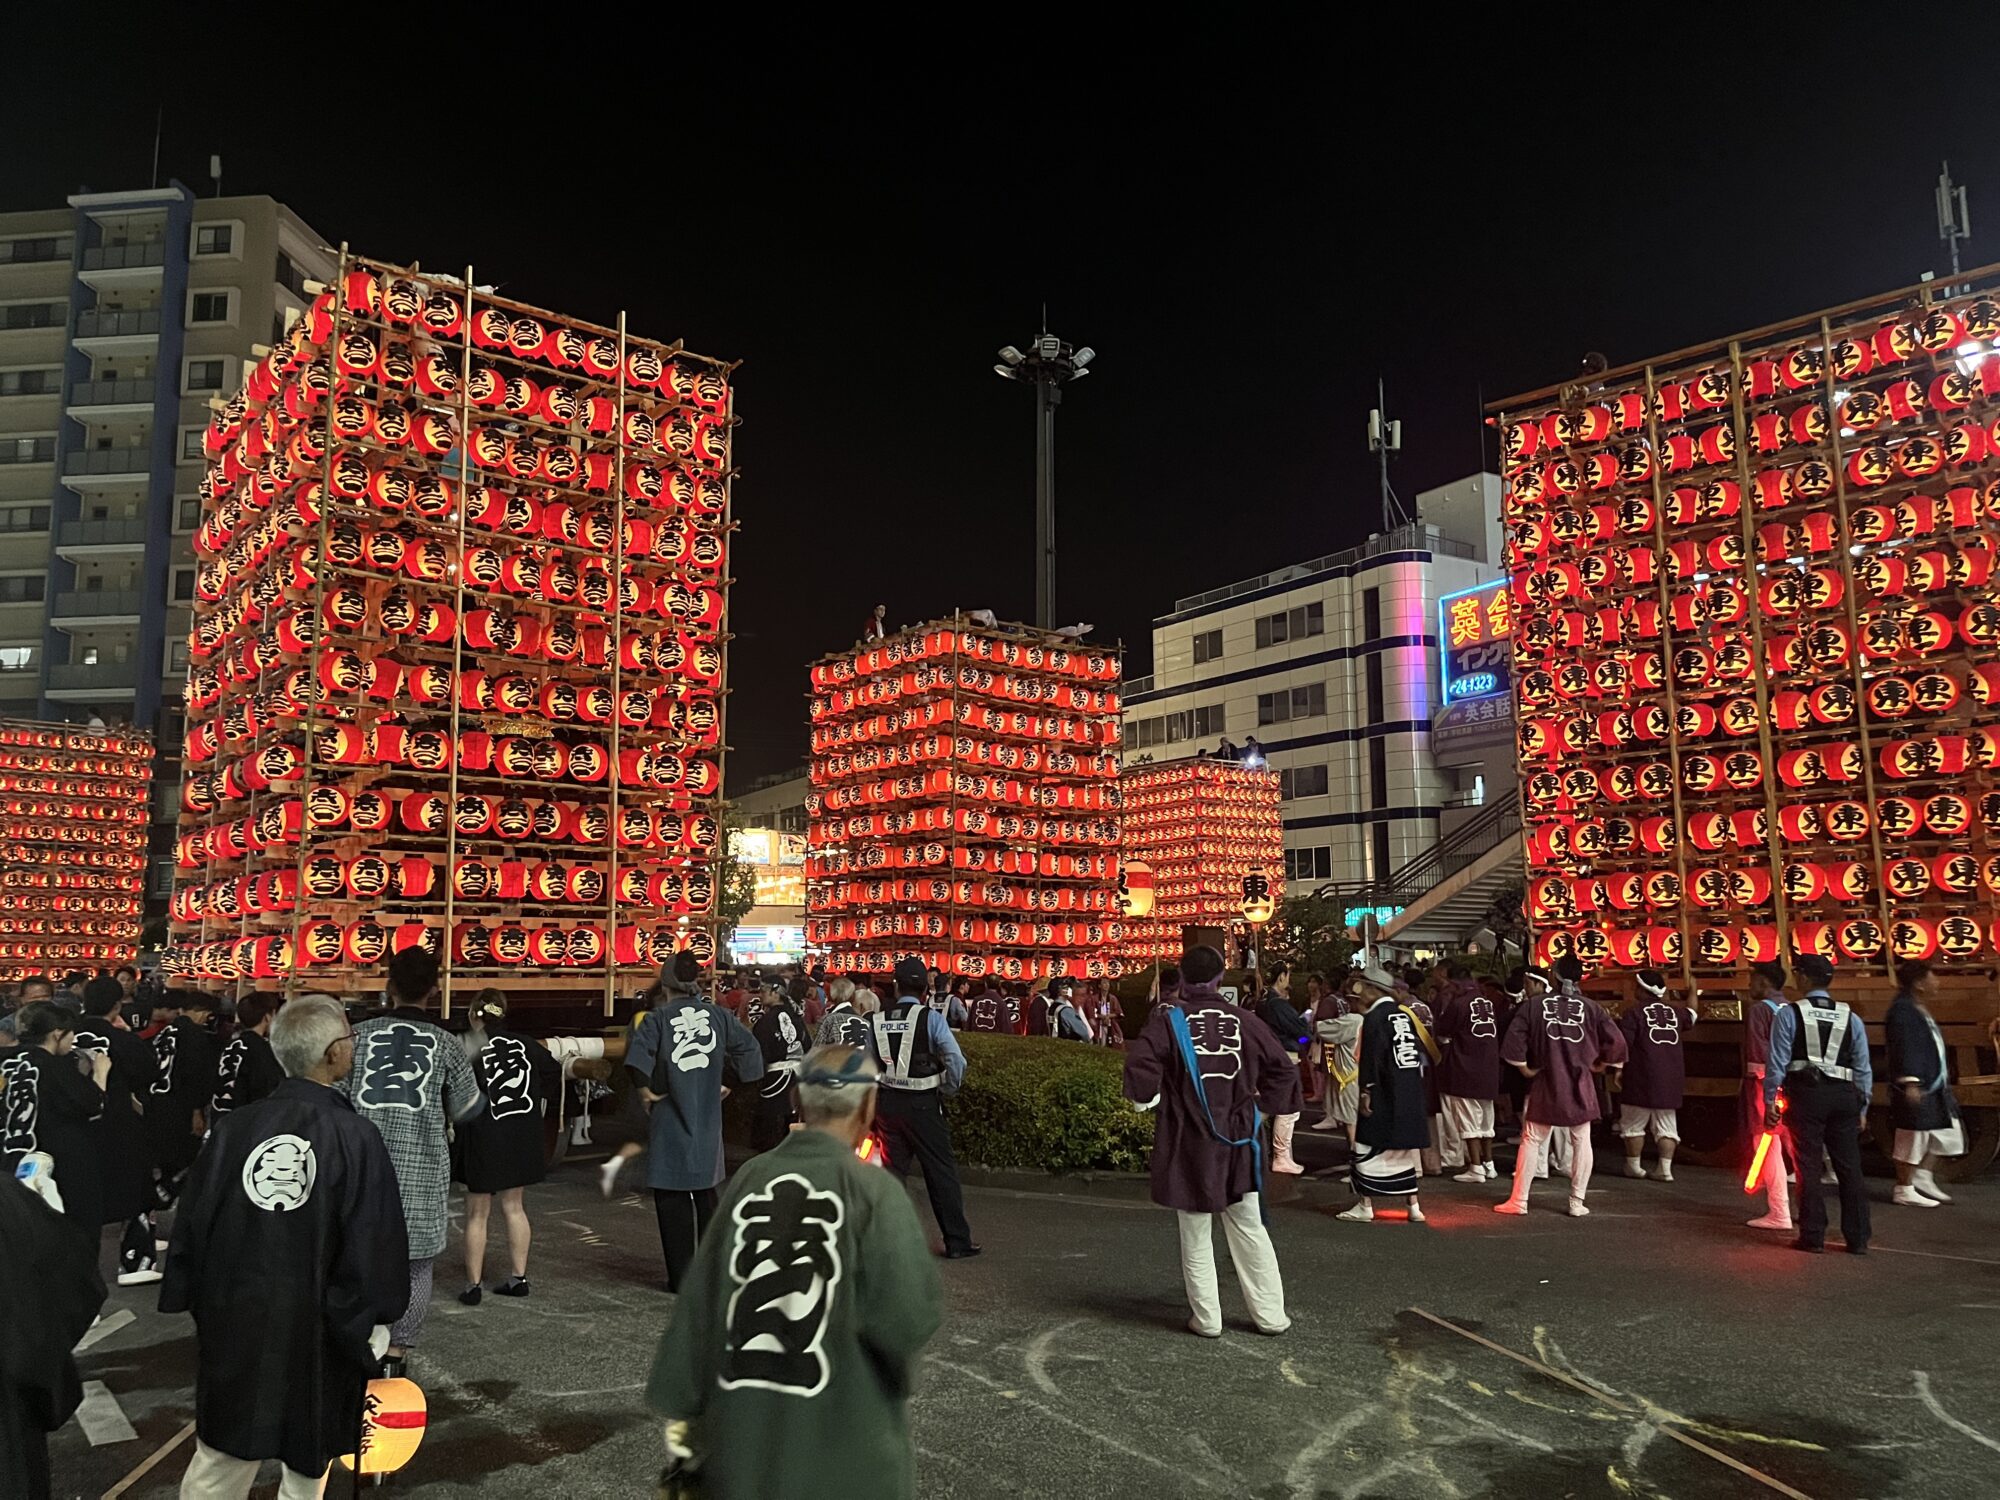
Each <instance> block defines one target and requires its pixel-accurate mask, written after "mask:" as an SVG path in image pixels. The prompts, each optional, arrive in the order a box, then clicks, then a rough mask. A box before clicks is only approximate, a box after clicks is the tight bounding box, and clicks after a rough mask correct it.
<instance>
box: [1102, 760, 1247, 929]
mask: <svg viewBox="0 0 2000 1500" xmlns="http://www.w3.org/2000/svg"><path fill="white" fill-rule="evenodd" d="M1123 787H1124V797H1125V829H1124V841H1125V842H1124V848H1125V859H1126V862H1127V864H1128V866H1130V865H1137V866H1139V867H1141V868H1143V869H1144V870H1145V871H1146V872H1147V876H1146V882H1147V884H1148V885H1149V886H1150V891H1151V904H1150V906H1149V908H1148V909H1147V911H1145V912H1143V913H1141V912H1138V911H1137V910H1136V908H1135V912H1134V916H1133V918H1132V920H1130V921H1128V922H1127V924H1126V936H1125V941H1124V944H1123V946H1122V949H1121V951H1122V953H1123V954H1124V956H1125V958H1126V960H1127V961H1128V962H1131V963H1134V964H1147V963H1154V962H1166V963H1171V962H1172V961H1173V960H1175V959H1177V958H1179V957H1180V955H1181V953H1182V951H1183V947H1184V933H1185V930H1186V929H1188V928H1190V927H1215V928H1220V929H1223V930H1225V931H1227V930H1228V929H1230V928H1232V927H1234V926H1236V925H1237V924H1238V923H1241V922H1245V921H1248V922H1252V923H1257V922H1263V921H1268V920H1269V919H1270V917H1271V915H1272V913H1273V912H1274V911H1275V910H1276V904H1277V900H1278V898H1279V897H1280V896H1281V895H1282V894H1283V893H1284V889H1285V846H1284V828H1283V824H1282V822H1281V819H1280V813H1279V798H1278V793H1279V776H1278V773H1277V772H1276V771H1272V770H1267V769H1263V768H1252V767H1248V766H1241V765H1233V764H1229V763H1227V762H1223V761H1210V760H1178V761H1168V762H1166V763H1165V764H1161V765H1148V766H1140V767H1137V768H1135V769H1133V770H1130V771H1127V772H1126V773H1125V776H1124V778H1123ZM1260 913H1261V915H1260Z"/></svg>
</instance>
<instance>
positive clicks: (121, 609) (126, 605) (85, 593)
mask: <svg viewBox="0 0 2000 1500" xmlns="http://www.w3.org/2000/svg"><path fill="white" fill-rule="evenodd" d="M144 603H145V596H144V595H142V594H141V593H140V592H139V591H138V590H137V589H76V590H72V591H71V592H69V593H63V594H57V595H56V597H55V600H54V601H53V603H52V604H51V605H50V607H49V618H50V619H52V620H75V619H96V618H100V617H103V618H109V617H112V616H116V615H136V614H138V613H139V610H140V606H141V605H143V604H144Z"/></svg>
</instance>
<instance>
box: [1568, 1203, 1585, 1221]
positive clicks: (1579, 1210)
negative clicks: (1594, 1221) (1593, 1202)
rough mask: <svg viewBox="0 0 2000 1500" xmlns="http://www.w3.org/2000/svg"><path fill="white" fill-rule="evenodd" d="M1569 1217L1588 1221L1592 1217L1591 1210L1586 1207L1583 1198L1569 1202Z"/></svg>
mask: <svg viewBox="0 0 2000 1500" xmlns="http://www.w3.org/2000/svg"><path fill="white" fill-rule="evenodd" d="M1569 1216H1570V1217H1571V1218H1572V1219H1587V1218H1589V1217H1590V1210H1589V1209H1588V1208H1586V1207H1585V1206H1584V1202H1583V1200H1582V1199H1581V1198H1572V1199H1570V1200H1569Z"/></svg>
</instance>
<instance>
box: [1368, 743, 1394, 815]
mask: <svg viewBox="0 0 2000 1500" xmlns="http://www.w3.org/2000/svg"><path fill="white" fill-rule="evenodd" d="M1368 805H1369V806H1370V807H1387V806H1388V805H1389V737H1388V736H1387V735H1385V734H1378V735H1376V736H1375V738H1374V739H1372V740H1370V741H1369V742H1368Z"/></svg>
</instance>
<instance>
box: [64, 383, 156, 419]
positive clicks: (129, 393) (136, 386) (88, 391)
mask: <svg viewBox="0 0 2000 1500" xmlns="http://www.w3.org/2000/svg"><path fill="white" fill-rule="evenodd" d="M158 390H159V383H158V382H157V381H156V380H154V379H153V377H152V376H150V375H149V376H147V377H145V378H144V379H141V380H79V381H78V382H77V383H76V384H75V385H73V386H71V387H70V388H69V404H70V409H71V410H72V411H74V410H76V409H77V408H78V407H85V406H87V407H92V408H95V410H93V411H92V412H91V415H92V416H93V417H104V416H110V415H113V413H112V412H110V411H108V410H105V408H109V407H130V408H132V409H133V410H135V411H140V410H143V411H151V410H152V409H153V398H154V396H155V394H156V393H157V392H158Z"/></svg>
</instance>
